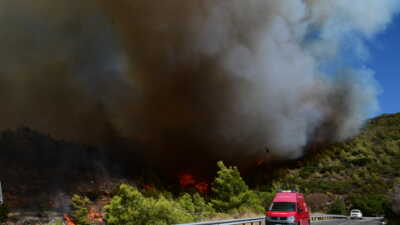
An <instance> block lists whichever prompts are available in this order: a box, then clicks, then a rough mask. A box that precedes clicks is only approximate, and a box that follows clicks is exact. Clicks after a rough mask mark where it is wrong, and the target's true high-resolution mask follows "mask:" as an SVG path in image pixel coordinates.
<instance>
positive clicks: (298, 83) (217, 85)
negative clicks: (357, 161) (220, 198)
mask: <svg viewBox="0 0 400 225" xmlns="http://www.w3.org/2000/svg"><path fill="white" fill-rule="evenodd" d="M0 6H1V7H0V8H1V11H0V25H1V27H2V30H0V48H1V49H2V51H1V53H0V59H1V62H0V65H1V68H2V69H1V76H0V85H1V88H0V101H1V102H2V111H1V118H3V119H2V121H1V126H2V127H4V128H9V127H16V126H20V125H27V126H31V127H33V128H35V129H39V130H44V131H46V132H49V133H51V134H53V135H54V136H57V137H63V138H68V139H78V140H84V141H88V142H90V143H96V144H101V143H102V142H103V141H104V140H106V139H108V138H111V137H124V138H129V139H135V140H140V141H141V142H143V143H145V144H146V146H148V147H147V150H146V151H148V152H149V154H155V155H160V154H162V155H164V156H165V157H166V158H164V160H168V159H169V158H168V157H171V159H173V158H176V157H177V155H178V154H179V155H182V154H184V155H189V157H192V158H194V159H197V158H198V157H206V158H207V157H209V158H224V159H232V158H237V157H239V156H244V155H252V154H263V153H264V150H265V148H266V147H268V148H269V149H270V150H271V151H272V152H273V153H275V154H276V155H280V156H283V157H288V158H297V157H299V156H301V155H302V154H303V150H304V147H305V146H307V145H308V144H310V143H312V142H318V141H337V140H343V139H346V138H349V137H351V136H353V135H355V134H356V133H357V131H358V129H359V128H360V126H361V125H362V124H363V121H364V120H365V119H366V118H367V117H368V115H370V113H371V112H373V111H374V110H376V109H377V98H376V97H377V94H378V91H377V88H376V84H375V81H374V78H373V76H374V72H373V71H371V70H369V69H365V68H361V69H360V68H355V67H352V66H350V65H349V64H348V63H346V60H345V58H346V57H357V58H360V59H362V58H365V56H366V55H367V53H368V51H367V49H366V48H365V46H364V45H363V41H364V39H365V38H372V37H373V36H374V35H375V34H377V33H378V32H380V31H382V30H384V28H385V26H386V25H387V24H388V23H389V22H390V21H391V18H392V17H393V15H394V14H395V13H396V12H397V9H398V8H399V7H398V6H399V4H398V2H397V1H396V0H354V1H352V2H351V4H350V3H349V2H348V1H347V0H325V1H320V0H290V1H282V0H279V1H278V0H247V1H244V0H229V1H227V0H219V1H217V0H191V1H187V0H165V1H161V2H157V3H155V2H150V1H148V0H114V1H108V0H100V1H99V2H95V1H85V2H84V3H82V2H75V1H67V0H57V1H54V0H40V1H35V2H34V3H31V1H28V0H2V1H1V2H0ZM343 49H346V51H343Z"/></svg>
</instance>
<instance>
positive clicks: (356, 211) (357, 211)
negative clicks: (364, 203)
mask: <svg viewBox="0 0 400 225" xmlns="http://www.w3.org/2000/svg"><path fill="white" fill-rule="evenodd" d="M351 212H352V213H359V212H360V210H351Z"/></svg>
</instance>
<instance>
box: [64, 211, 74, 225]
mask: <svg viewBox="0 0 400 225" xmlns="http://www.w3.org/2000/svg"><path fill="white" fill-rule="evenodd" d="M64 221H65V223H66V224H67V225H76V223H75V222H74V221H73V220H72V218H71V217H70V216H69V215H68V214H66V213H65V214H64Z"/></svg>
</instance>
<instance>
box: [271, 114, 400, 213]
mask: <svg viewBox="0 0 400 225" xmlns="http://www.w3.org/2000/svg"><path fill="white" fill-rule="evenodd" d="M273 177H274V178H273V179H272V183H271V188H272V189H275V190H276V189H280V188H297V189H300V190H302V191H304V192H305V193H308V194H309V196H310V197H309V199H310V201H311V204H313V201H316V202H318V201H323V200H325V201H328V202H329V201H331V202H332V201H333V200H334V199H344V200H345V202H346V203H347V204H346V205H347V207H348V208H350V207H359V208H367V209H365V210H367V211H368V212H369V211H370V210H371V211H373V210H372V208H380V209H381V210H380V211H379V212H377V213H383V210H384V208H385V206H386V205H387V204H388V202H389V200H388V199H389V198H390V193H391V190H392V189H393V183H394V180H395V178H397V177H400V114H391V115H382V116H379V117H377V118H374V119H371V120H370V121H368V123H367V124H366V126H365V127H364V128H363V130H362V132H361V133H360V135H358V136H357V137H354V138H353V139H351V140H348V141H346V142H343V143H337V144H334V145H330V146H328V147H323V148H319V149H318V150H317V151H315V150H312V151H311V152H309V153H308V155H307V156H306V157H305V158H304V160H302V161H299V162H297V163H295V165H294V166H291V168H284V169H279V170H278V171H275V172H274V176H273ZM316 193H318V194H316ZM313 207H314V208H315V210H323V209H324V205H321V204H318V203H315V204H314V205H313ZM325 209H326V206H325Z"/></svg>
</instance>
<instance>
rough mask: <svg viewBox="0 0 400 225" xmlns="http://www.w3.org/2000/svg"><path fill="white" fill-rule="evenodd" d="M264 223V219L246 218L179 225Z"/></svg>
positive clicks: (253, 224)
mask: <svg viewBox="0 0 400 225" xmlns="http://www.w3.org/2000/svg"><path fill="white" fill-rule="evenodd" d="M263 222H265V217H264V216H263V217H257V218H247V219H236V220H220V221H210V222H200V223H185V224H179V225H239V224H252V225H258V224H259V225H261V224H262V223H263Z"/></svg>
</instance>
